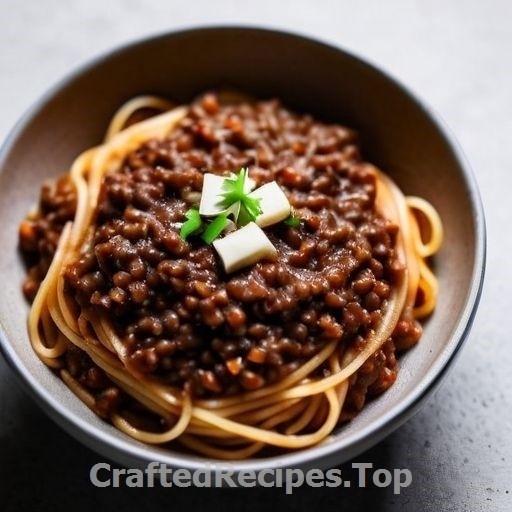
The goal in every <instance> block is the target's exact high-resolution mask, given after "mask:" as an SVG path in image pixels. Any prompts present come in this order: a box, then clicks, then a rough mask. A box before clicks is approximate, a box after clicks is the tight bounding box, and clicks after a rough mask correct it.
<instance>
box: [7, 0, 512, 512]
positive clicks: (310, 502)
mask: <svg viewBox="0 0 512 512" xmlns="http://www.w3.org/2000/svg"><path fill="white" fill-rule="evenodd" d="M511 18H512V3H510V2H507V1H506V0H503V1H499V0H494V1H487V2H481V1H478V0H471V1H466V2H463V1H451V2H447V1H446V0H444V1H443V0H434V1H430V2H426V1H424V2H422V1H419V0H416V1H414V2H413V1H398V0H388V1H386V2H377V1H374V2H373V1H367V2H358V3H357V2H353V1H346V0H337V1H324V0H316V1H307V0H294V1H287V0H281V1H280V2H278V1H276V0H259V1H258V2H237V1H235V0H215V1H212V2H208V1H206V0H204V1H194V0H188V1H186V2H175V1H173V0H168V1H157V0H152V1H142V0H111V1H109V2H106V1H103V2H98V1H95V0H89V1H80V0H72V1H67V2H64V1H59V0H44V1H42V0H23V1H20V2H16V1H14V0H12V1H11V0H0V19H1V20H2V24H1V29H0V109H1V112H2V115H1V116H0V140H2V139H4V138H5V136H6V135H7V133H8V131H9V129H10V128H11V127H12V125H13V124H14V123H15V121H16V120H17V119H18V118H19V116H20V115H21V114H22V113H23V111H24V110H25V109H27V107H28V106H29V105H30V104H31V103H32V102H33V101H35V100H36V99H37V98H38V97H39V96H40V95H41V93H42V92H43V91H44V90H45V89H46V88H47V87H48V86H50V85H51V84H53V83H54V82H55V81H56V80H57V79H60V78H61V77H62V76H63V75H65V74H66V73H67V72H68V71H69V70H70V69H72V68H74V67H76V66H77V65H79V64H81V63H83V62H84V61H85V60H87V59H90V58H91V57H93V56H95V55H97V54H98V53H100V52H102V51H105V50H108V49H111V48H112V47H114V46H116V45H118V44H121V43H124V42H126V41H129V40H131V39H133V38H137V37H141V36H144V35H147V34H151V33H155V32H161V31H164V30H168V29H175V28H184V27H192V26H197V25H203V24H225V23H236V24H238V23H245V24H253V25H265V26H270V27H274V28H282V29H288V30H292V31H299V32H302V33H305V34H307V35H310V36H317V37H320V38H322V39H324V40H327V41H330V42H332V43H335V44H337V45H340V46H343V47H345V48H346V49H348V50H351V51H353V52H354V53H356V54H358V55H360V56H362V57H364V58H366V59H367V60H369V61H370V62H374V63H377V64H378V65H380V66H381V67H383V68H384V69H385V70H387V71H388V72H390V73H391V74H392V75H394V76H395V77H397V78H398V79H400V80H401V81H402V82H403V83H405V84H406V85H408V86H409V87H410V88H412V90H413V91H415V92H416V93H417V94H418V95H419V96H421V97H422V98H423V99H424V100H425V101H426V102H427V103H428V104H430V105H431V106H432V107H433V108H434V109H435V110H437V112H438V113H440V114H441V116H442V117H443V118H444V119H445V121H446V122H447V123H448V125H449V126H450V127H451V129H452V130H453V131H454V133H455V134H456V137H457V138H458V139H459V141H460V143H461V144H462V146H463V148H464V150H465V152H466V154H467V156H468V158H469V161H470V163H471V164H472V166H473V168H474V170H475V173H476V176H477V180H478V182H479V185H480V187H481V192H482V198H483V202H484V207H485V210H486V217H487V224H488V237H489V245H488V267H487V279H486V283H485V286H484V293H483V297H482V302H481V307H480V309H479V313H478V316H477V319H476V322H475V325H474V328H473V330H472V333H471V335H470V337H469V339H468V341H467V343H466V345H465V347H464V350H463V352H462V354H461V355H460V357H459V358H458V359H457V361H456V364H455V366H454V368H453V369H452V371H451V372H450V374H449V376H448V378H447V379H446V380H445V381H444V383H443V385H442V387H441V388H440V389H439V390H438V391H437V393H436V394H435V395H434V396H433V397H432V398H431V399H430V401H429V402H428V403H427V405H426V406H425V407H424V408H423V409H422V410H421V412H420V413H418V414H417V415H416V416H415V417H414V418H413V419H411V420H410V421H409V422H408V423H406V424H405V425H404V426H403V427H402V428H400V429H399V430H398V431H396V432H395V433H394V434H392V435H391V436H389V437H388V438H387V439H386V440H385V441H383V442H382V443H380V444H379V445H378V446H376V447H375V448H373V449H372V450H370V451H368V452H366V453H364V454H362V455H360V456H359V457H357V459H356V460H357V461H358V462H372V463H373V464H374V467H375V468H388V469H391V470H392V469H393V468H403V467H406V468H409V469H410V470H411V471H412V473H413V478H414V481H413V484H412V485H411V487H409V488H408V489H405V490H404V491H403V492H402V494H401V495H400V496H395V495H393V493H392V490H391V489H379V488H376V487H373V486H370V487H367V488H365V489H343V488H338V489H306V488H304V489H301V490H299V491H296V492H295V493H294V494H293V496H286V495H284V493H283V492H273V491H272V490H269V489H261V490H257V491H247V490H241V489H238V490H227V491H221V490H212V489H210V490H197V489H188V490H183V489H182V490H178V489H174V488H173V489H162V488H155V489H153V490H151V489H145V490H140V489H127V488H126V487H123V488H122V489H96V488H94V487H93V486H92V485H91V484H90V483H89V480H88V474H89V469H90V467H91V466H92V465H93V464H94V463H96V462H98V461H101V460H102V458H101V456H99V455H96V454H95V453H92V452H91V451H89V450H88V449H86V448H84V447H82V446H81V445H79V444H78V443H77V442H76V441H74V440H73V439H71V438H70V437H69V436H68V435H67V434H65V433H64V432H62V431H61V430H60V429H58V428H57V427H56V426H55V425H54V424H53V423H52V422H51V421H50V420H49V419H47V417H46V416H45V414H44V413H43V412H41V411H40V410H39V409H38V408H37V406H36V405H34V404H33V403H32V402H31V401H30V400H29V399H28V398H27V397H26V396H25V394H24V393H23V392H22V391H21V390H20V389H19V388H18V387H17V385H16V384H15V382H13V376H12V374H11V371H10V370H9V369H8V368H7V366H6V364H5V362H4V361H3V360H2V359H0V504H1V505H0V507H1V508H2V510H4V511H5V512H7V511H14V510H17V511H25V510H38V511H43V510H52V511H54V510H61V509H62V510H63V509H64V508H66V509H69V508H73V509H74V510H89V509H90V507H91V506H93V507H97V508H99V509H101V510H103V509H105V510H106V508H107V506H108V507H109V508H110V507H129V509H130V510H136V509H137V508H142V507H144V508H148V507H151V508H153V507H154V508H156V509H160V508H162V509H163V508H165V509H169V508H177V509H181V508H183V507H185V506H188V507H192V506H194V508H196V506H197V507H199V506H204V505H206V506H208V508H209V509H212V508H216V507H218V508H219V509H223V510H225V509H228V508H235V507H236V508H239V509H242V510H260V509H261V508H262V507H264V508H267V509H271V510H273V509H277V508H282V509H284V510H288V509H290V510H309V509H311V508H312V507H315V509H317V510H321V509H323V510H349V509H350V510H352V509H353V510H358V509H361V508H363V507H364V508H365V509H367V508H370V507H371V509H372V510H375V511H390V510H406V511H415V512H418V511H430V510H432V511H434V510H444V511H451V510H453V511H465V510H467V511H472V512H478V511H484V510H492V511H509V510H512V484H511V473H512V471H511V470H512V443H511V442H510V441H511V439H510V438H511V433H512V413H511V408H512V399H511V395H512V393H511V389H512V372H511V370H510V368H511V367H512V349H511V348H510V329H509V327H508V324H507V322H508V319H509V318H508V316H509V307H510V301H509V299H508V296H509V294H510V292H511V289H512V277H511V274H512V266H511V264H510V261H509V255H510V254H511V253H512V241H511V238H510V227H509V221H510V220H511V217H512V216H511V213H512V212H511V206H510V205H511V201H510V197H509V196H510V189H511V188H512V176H511V170H510V161H511V157H510V153H511V151H510V147H511V137H512V116H511V111H512V66H511V58H510V54H511V52H512V28H511V25H510V19H511ZM506 234H508V235H509V236H508V237H507V236H505V235H506ZM4 277H5V276H1V278H4ZM348 467H349V465H344V466H342V468H348Z"/></svg>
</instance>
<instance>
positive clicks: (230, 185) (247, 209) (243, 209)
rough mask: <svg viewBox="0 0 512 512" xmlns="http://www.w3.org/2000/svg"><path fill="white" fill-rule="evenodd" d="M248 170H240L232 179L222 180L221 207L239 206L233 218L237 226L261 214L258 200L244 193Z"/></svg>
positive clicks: (243, 224)
mask: <svg viewBox="0 0 512 512" xmlns="http://www.w3.org/2000/svg"><path fill="white" fill-rule="evenodd" d="M248 173H249V170H248V169H246V168H242V169H240V172H239V173H238V174H237V175H236V176H235V177H234V178H226V179H225V180H224V185H223V187H222V188H223V189H224V190H225V192H224V193H223V194H222V197H223V199H222V201H221V203H220V204H221V205H222V206H224V207H225V208H230V207H232V206H233V205H235V204H236V203H239V204H240V209H239V211H238V215H237V216H236V218H235V222H236V224H237V226H245V225H246V224H248V223H249V222H251V221H254V220H256V217H257V216H258V215H260V214H261V213H262V210H261V207H260V199H257V198H255V197H251V196H249V194H248V192H246V191H245V190H246V188H247V185H246V182H247V176H248Z"/></svg>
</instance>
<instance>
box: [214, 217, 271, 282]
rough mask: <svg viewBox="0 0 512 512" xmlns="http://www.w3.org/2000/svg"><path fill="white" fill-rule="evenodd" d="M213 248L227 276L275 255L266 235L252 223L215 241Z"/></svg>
mask: <svg viewBox="0 0 512 512" xmlns="http://www.w3.org/2000/svg"><path fill="white" fill-rule="evenodd" d="M213 246H214V247H215V250H216V251H217V253H218V254H219V256H220V259H221V260H222V263H223V265H224V269H225V270H226V272H227V273H228V274H229V273H230V272H235V271H236V270H239V269H241V268H243V267H247V266H249V265H252V264H254V263H256V262H257V261H259V260H261V259H263V258H272V257H275V256H276V254H277V251H276V248H275V247H274V246H273V245H272V242H271V241H270V240H269V239H268V238H267V235H265V233H264V232H263V230H262V229H261V228H260V227H259V226H257V225H256V224H255V223H254V222H249V224H246V225H245V226H244V227H242V228H240V229H237V230H236V231H233V232H232V233H229V235H226V236H225V237H224V238H219V239H217V240H215V241H214V242H213Z"/></svg>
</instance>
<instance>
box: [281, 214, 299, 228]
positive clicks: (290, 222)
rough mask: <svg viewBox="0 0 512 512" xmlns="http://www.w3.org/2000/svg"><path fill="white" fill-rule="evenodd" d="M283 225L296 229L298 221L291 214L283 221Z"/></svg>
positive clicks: (297, 218)
mask: <svg viewBox="0 0 512 512" xmlns="http://www.w3.org/2000/svg"><path fill="white" fill-rule="evenodd" d="M284 223H285V224H286V225H287V226H290V227H291V228H298V227H299V226H300V219H299V217H296V216H295V215H294V214H293V213H290V215H289V216H288V217H287V218H286V219H285V220H284Z"/></svg>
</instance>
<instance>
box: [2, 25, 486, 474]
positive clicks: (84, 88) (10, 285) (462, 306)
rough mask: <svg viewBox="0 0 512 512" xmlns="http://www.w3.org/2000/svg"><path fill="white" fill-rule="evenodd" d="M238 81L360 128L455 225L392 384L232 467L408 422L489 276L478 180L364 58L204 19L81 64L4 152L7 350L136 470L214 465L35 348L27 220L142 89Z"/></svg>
mask: <svg viewBox="0 0 512 512" xmlns="http://www.w3.org/2000/svg"><path fill="white" fill-rule="evenodd" d="M219 86H231V87H235V88H238V89H241V90H243V91H247V92H248V93H251V94H253V95H255V96H257V97H270V96H275V97H279V98H281V99H282V100H283V102H284V103H285V104H286V105H287V106H289V107H291V108H294V109H298V110H301V111H306V112H310V113H312V114H313V115H315V116H317V117H319V118H321V119H324V120H328V121H337V122H340V123H342V124H346V125H348V126H351V127H354V128H356V129H357V130H358V131H359V133H360V135H361V140H362V145H363V154H364V156H365V158H366V159H367V160H369V161H372V162H373V163H375V164H376V165H378V166H379V167H381V168H382V169H383V170H385V171H386V172H387V173H389V174H390V175H391V176H392V177H393V178H394V179H395V180H396V181H397V182H398V183H399V185H400V186H401V187H402V189H403V190H404V191H405V192H406V193H408V194H417V195H420V196H423V197H425V198H426V199H428V200H429V201H431V202H432V203H433V204H434V205H435V207H436V208H437V210H438V211H439V213H440V215H441V217H442V219H443V223H444V228H445V242H444V245H443V247H442V250H441V251H440V253H439V254H438V255H437V257H436V259H435V270H436V273H437V275H438V277H439V280H440V296H439V303H438V306H437V309H436V311H435V313H434V315H433V316H432V317H431V318H430V319H429V320H428V321H427V322H426V324H425V331H424V335H423V338H422V339H421V342H420V343H419V344H418V345H417V346H416V347H414V348H413V349H412V350H410V351H409V352H407V353H406V354H404V355H403V357H401V359H400V367H401V370H400V372H399V377H398V380H397V382H396V384H395V385H394V386H393V387H392V388H391V389H390V390H389V391H387V392H386V393H385V394H384V395H382V396H381V397H379V398H378V399H376V400H373V401H372V402H371V403H369V404H368V405H367V406H366V407H365V409H364V410H363V412H362V413H361V414H360V415H359V416H357V417H356V418H355V419H354V420H353V421H352V422H351V423H349V424H347V425H344V426H342V427H340V428H338V429H337V430H336V431H335V432H334V434H333V435H332V436H331V437H330V438H329V440H328V441H326V442H325V443H323V444H322V445H320V446H315V447H313V448H308V449H305V450H301V451H295V452H291V453H288V454H285V455H279V456H274V457H268V458H253V459H249V460H244V461H240V462H234V463H233V468H234V469H235V470H236V471H241V470H248V469H251V470H259V469H264V468H279V467H282V468H285V467H290V468H302V469H308V468H313V467H316V468H326V467H329V466H333V465H336V464H339V463H341V462H343V461H345V460H347V459H349V458H351V457H354V456H356V455H357V454H359V453H361V452H362V451H363V450H366V449H368V448H369V447H370V446H372V445H374V444H375V443H377V442H378V441H380V440H381V439H383V438H384V437H385V436H386V435H388V434H389V433H390V432H391V431H392V430H394V429H396V428H397V427H399V426H400V425H401V424H402V423H403V422H404V421H406V420H407V418H409V417H410V416H411V415H412V414H413V413H414V412H415V411H417V410H418V408H419V407H420V406H421V405H422V404H423V403H424V401H425V399H426V398H427V397H428V396H429V395H430V394H431V393H432V391H433V390H434V389H435V387H436V386H437V385H438V384H439V382H440V381H441V378H442V377H443V376H444V375H445V374H446V371H447V369H448V368H449V367H450V366H451V365H452V363H453V361H454V359H455V356H456V355H457V353H458V352H459V350H460V348H461V345H462V344H463V341H464V339H465V338H466V336H467V334H468V331H469V328H470V326H471V323H472V319H473V316H474V314H475V310H476V307H477V303H478V299H479V295H480V289H481V285H482V280H483V273H484V264H485V225H484V216H483V212H482V207H481V203H480V199H479V194H478V189H477V185H476V183H475V180H474V178H473V175H472V172H471V170H470V168H469V166H468V164H467V162H466V160H465V158H464V156H463V155H462V152H461V150H460V148H459V146H458V145H457V143H456V141H455V140H454V137H453V136H452V135H451V133H450V132H449V130H448V129H447V128H446V127H445V125H444V124H443V122H442V121H441V120H440V119H439V117H438V116H437V115H436V114H434V113H433V112H432V110H431V109H429V108H428V107H426V106H425V104H424V103H423V102H422V101H421V100H419V99H418V98H417V97H416V96H415V95H413V94H412V93H411V92H410V91H408V90H407V89H406V88H404V87H403V86H402V85H401V84H399V83H397V81H396V80H395V79H393V78H392V77H390V76H389V75H387V74H386V73H384V72H383V71H381V70H379V69H377V68H376V67H375V66H373V65H370V64H368V63H366V62H364V61H363V60H361V59H359V58H357V57H355V56H353V55H351V54H349V53H347V52H345V51H343V50H341V49H339V48H335V47H332V46H329V45H327V44H324V43H322V42H318V41H315V40H311V39H309V38H306V37H302V36H299V35H294V34H288V33H283V32H278V31H271V30H264V29H257V28H250V27H220V28H200V29H192V30H185V31H181V32H173V33H168V34H164V35H159V36H157V37H153V38H150V39H146V40H143V41H138V42H135V43H133V44H130V45H128V46H125V47H123V48H120V49H117V50H115V51H114V52H111V53H108V54H106V55H103V56H101V57H99V58H97V59H95V60H93V61H92V62H89V63H88V64H86V65H84V66H82V67H81V68H79V69H78V70H77V71H74V72H73V73H72V74H70V75H69V76H68V77H67V78H65V79H64V80H63V81H61V82H60V83H58V84H57V85H56V86H55V87H53V88H52V89H51V90H50V91H49V92H48V93H47V94H46V95H45V96H44V97H43V98H42V99H40V100H39V101H38V102H37V103H36V104H35V105H34V106H33V107H32V108H31V109H30V110H29V111H28V112H27V113H26V115H25V116H24V117H23V118H22V119H21V120H20V121H19V123H18V124H17V125H16V126H15V128H14V129H13V131H12V133H11V134H10V136H9V137H8V139H7V140H6V141H5V142H4V145H3V148H2V150H1V154H0V169H1V174H0V218H1V219H2V230H1V231H0V244H1V247H2V251H1V252H0V276H1V279H2V300H1V302H0V321H1V332H0V334H1V336H0V339H1V347H2V351H3V354H4V356H5V358H6V359H7V361H8V362H9V363H10V365H11V367H12V368H13V369H14V373H15V374H16V375H17V376H18V377H20V379H21V382H22V383H23V384H24V385H25V388H26V390H27V391H28V393H29V394H30V395H31V396H32V397H33V398H34V399H35V400H36V401H37V402H38V403H39V404H40V406H41V407H42V408H43V409H44V410H45V411H46V412H47V413H48V414H49V415H50V416H51V417H52V418H53V419H54V420H55V421H56V422H57V423H58V424H59V425H60V426H61V427H62V428H64V429H65V430H67V431H68V432H69V433H70V434H71V435H73V436H75V437H76V438H77V439H79V440H80V441H82V442H83V443H85V444H86V445H87V446H89V447H90V448H92V449H93V450H96V451H97V452H98V453H100V454H103V456H105V457H107V458H110V459H112V460H114V461H116V462H118V463H120V464H122V465H126V466H129V467H140V468H142V467H146V465H147V463H148V462H149V461H160V462H163V463H166V464H167V465H168V466H169V467H174V468H177V467H179V468H188V469H190V470H194V469H196V468H203V467H204V464H205V463H211V464H213V463H215V461H212V460H207V459H206V458H205V457H201V456H197V455H193V454H183V453H180V452H177V451H176V452H175V451H172V450H168V449H164V448H161V447H156V446H147V445H144V444H142V443H140V442H137V441H135V440H133V439H131V438H129V437H127V436H125V435H124V434H122V433H121V432H119V431H117V430H116V429H115V428H113V427H112V426H111V425H109V424H108V423H106V422H104V421H102V420H101V419H99V418H98V417H96V416H95V415H94V414H93V413H92V412H91V411H90V410H89V409H87V408H86V407H85V406H84V405H83V404H82V403H81V402H80V401H79V400H78V399H77V398H76V397H75V396H74V395H73V394H72V393H71V392H70V391H69V390H68V388H67V387H66V386H65V385H64V384H63V383H62V382H61V381H60V380H59V378H57V377H56V376H55V375H54V374H53V373H52V372H51V371H50V370H49V369H48V368H46V367H45V366H44V365H43V364H42V363H41V362H40V361H39V359H38V358H37V357H36V355H35V354H34V353H33V351H32V349H31V346H30V343H29V340H28V336H27V328H26V318H27V312H28V305H27V303H26V302H25V300H24V298H23V296H22V293H21V283H22V280H23V276H24V268H23V265H22V262H21V259H20V257H19V254H18V252H17V232H18V224H19V222H20V220H21V219H22V218H23V217H24V215H25V214H26V212H27V211H28V210H29V209H30V207H31V206H32V205H33V204H34V202H35V201H36V199H37V197H38V194H39V189H40V186H41V183H42V182H43V180H45V179H47V178H50V177H52V176H56V175H58V174H61V173H62V172H63V170H66V169H68V167H69V165H70V163H71V162H72V161H73V159H74V158H75V157H76V156H77V155H78V154H79V153H80V152H81V151H83V150H85V149H86V148H88V147H90V146H93V145H95V144H97V143H98V142H99V141H101V139H102V136H103V133H104V131H105V128H106V126H107V123H108V121H109V119H110V117H111V116H112V114H113V112H114V111H115V110H116V108H117V107H118V106H119V105H120V104H121V103H122V102H123V101H124V100H126V99H128V98H130V97H132V96H134V95H136V94H140V93H153V94H159V95H164V96H167V97H170V98H174V99H176V100H178V101H183V102H186V101H188V100H190V99H192V98H193V97H194V96H195V95H196V94H197V93H199V92H202V91H203V90H205V89H211V88H215V87H219Z"/></svg>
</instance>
